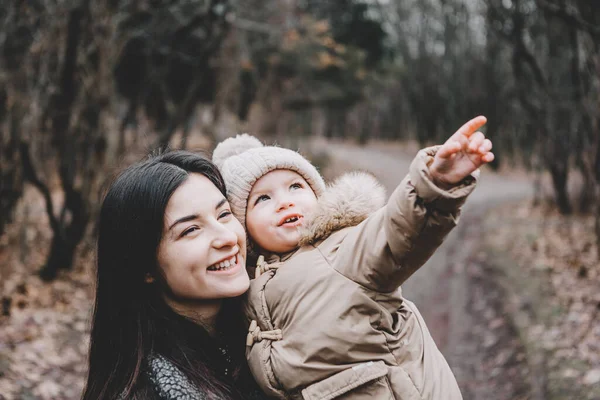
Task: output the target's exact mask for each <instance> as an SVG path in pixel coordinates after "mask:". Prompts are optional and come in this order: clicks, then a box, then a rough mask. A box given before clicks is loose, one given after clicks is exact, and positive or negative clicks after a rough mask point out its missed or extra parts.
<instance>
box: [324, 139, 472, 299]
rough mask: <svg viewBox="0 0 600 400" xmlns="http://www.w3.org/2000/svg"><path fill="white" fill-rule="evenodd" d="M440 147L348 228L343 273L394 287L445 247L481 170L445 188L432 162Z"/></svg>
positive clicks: (339, 258) (424, 153)
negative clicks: (380, 204)
mask: <svg viewBox="0 0 600 400" xmlns="http://www.w3.org/2000/svg"><path fill="white" fill-rule="evenodd" d="M438 148H439V146H435V147H430V148H426V149H423V150H421V151H419V153H418V154H417V156H416V157H415V159H414V160H413V162H412V163H411V166H410V170H409V174H408V175H407V176H406V177H405V178H404V179H403V180H402V182H401V183H400V185H398V187H397V188H396V190H395V191H394V192H393V193H392V195H391V196H390V198H389V200H388V202H387V204H386V205H385V206H384V207H383V208H381V209H380V210H378V211H377V212H376V213H374V214H372V215H371V216H369V218H367V219H366V220H364V221H363V222H362V223H361V224H359V225H358V226H356V227H354V228H350V229H348V234H347V235H345V237H344V239H343V240H342V242H341V243H340V246H339V248H338V250H337V252H336V256H335V259H334V261H333V267H334V268H335V269H336V270H337V271H338V272H340V273H341V274H343V275H345V276H347V277H348V278H350V279H352V280H354V281H356V282H357V283H359V284H361V285H363V286H365V287H368V288H369V289H372V290H375V291H378V292H391V291H393V290H395V289H397V288H398V287H399V286H400V285H401V284H402V283H403V282H404V281H406V279H408V278H409V277H410V276H411V275H412V274H413V273H414V272H415V271H416V270H417V269H419V267H421V266H422V265H423V264H424V263H425V262H426V261H427V260H428V259H429V258H430V257H431V255H432V254H433V253H434V252H435V250H436V249H437V248H438V247H439V246H440V244H441V243H442V242H443V240H444V238H445V237H446V235H447V234H448V233H449V232H450V231H451V230H452V228H454V227H455V226H456V224H457V223H458V218H459V215H460V208H461V206H462V205H463V204H464V202H465V200H466V198H467V196H468V195H469V194H470V193H471V192H472V191H473V189H474V188H475V184H476V181H477V178H478V175H479V171H476V172H475V173H473V174H472V175H470V176H468V177H467V178H465V179H464V180H463V181H462V182H460V183H459V184H458V185H456V186H455V187H453V188H451V189H449V190H443V189H441V188H439V187H438V186H436V185H435V184H434V183H433V181H432V180H431V176H430V174H429V167H428V166H429V165H430V163H431V161H433V156H434V155H435V153H436V151H437V149H438Z"/></svg>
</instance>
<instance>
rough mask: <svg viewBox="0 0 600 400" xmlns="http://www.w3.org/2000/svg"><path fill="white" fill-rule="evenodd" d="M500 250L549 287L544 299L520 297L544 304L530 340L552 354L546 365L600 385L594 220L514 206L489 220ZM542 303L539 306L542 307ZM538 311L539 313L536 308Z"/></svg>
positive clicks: (599, 284)
mask: <svg viewBox="0 0 600 400" xmlns="http://www.w3.org/2000/svg"><path fill="white" fill-rule="evenodd" d="M488 224H489V227H490V228H491V229H490V230H491V231H492V232H493V233H491V235H492V237H491V239H492V242H493V245H494V247H495V248H496V249H498V250H500V251H508V252H509V253H510V255H511V258H512V259H513V260H515V261H516V263H517V267H518V268H523V269H525V271H524V272H525V273H526V275H527V276H531V277H534V276H535V277H537V278H536V279H540V280H542V281H543V282H542V284H543V285H544V286H545V290H544V295H543V296H542V298H541V299H537V300H534V299H529V300H528V299H527V297H528V296H531V295H532V294H531V293H520V294H519V293H517V295H518V296H521V297H522V298H523V299H525V300H523V302H522V303H523V304H525V305H526V306H527V305H529V306H531V307H532V308H535V303H536V301H537V302H538V303H540V302H541V303H543V307H540V309H541V308H543V310H544V311H539V312H538V314H540V315H538V318H536V319H535V320H536V321H537V323H536V324H534V325H533V326H531V327H529V329H528V336H529V338H530V340H532V341H535V342H537V343H538V344H539V345H540V346H541V347H542V348H543V349H545V350H547V351H548V354H549V357H550V359H549V360H548V366H549V367H550V368H551V369H553V370H554V371H555V372H556V373H558V374H559V375H560V376H562V377H564V378H572V379H574V380H575V381H576V382H577V383H578V384H581V385H585V386H590V387H597V386H598V385H600V315H599V314H600V262H599V259H598V254H597V251H598V250H597V248H596V245H595V242H596V237H595V233H594V217H593V216H591V215H573V216H564V215H560V214H559V213H558V212H557V211H556V210H555V209H552V208H549V207H547V206H538V207H533V206H532V205H531V204H530V203H521V204H516V205H515V204H513V205H510V206H506V207H503V208H500V209H498V210H496V211H494V212H493V214H492V215H491V216H490V218H489V220H488ZM541 303H540V304H541ZM533 312H534V313H535V312H537V310H533Z"/></svg>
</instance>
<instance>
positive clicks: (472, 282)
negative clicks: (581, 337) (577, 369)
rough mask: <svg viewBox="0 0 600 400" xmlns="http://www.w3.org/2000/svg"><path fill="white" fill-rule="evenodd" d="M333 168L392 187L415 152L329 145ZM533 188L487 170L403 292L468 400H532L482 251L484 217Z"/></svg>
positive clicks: (523, 363) (517, 346) (527, 194)
mask: <svg viewBox="0 0 600 400" xmlns="http://www.w3.org/2000/svg"><path fill="white" fill-rule="evenodd" d="M330 148H331V149H332V152H331V156H332V159H333V162H335V163H340V164H341V165H344V166H345V167H351V168H356V169H363V170H367V171H369V172H372V173H373V174H375V175H376V176H377V177H378V178H379V179H380V180H381V181H382V183H383V184H384V185H385V186H386V188H387V189H388V192H389V193H391V191H392V190H393V189H394V188H395V186H396V185H397V184H398V183H399V182H400V180H401V179H402V177H404V175H405V174H406V173H407V172H408V167H409V165H410V162H411V160H412V156H413V155H414V152H413V151H407V150H406V149H404V150H403V149H401V148H394V147H389V146H382V145H377V144H375V145H371V146H367V147H366V148H359V147H357V146H353V145H348V144H338V143H336V144H335V145H331V147H330ZM532 194H533V189H532V186H531V183H530V182H528V181H527V180H526V179H524V178H518V177H516V176H503V175H498V174H495V173H493V172H492V171H491V170H489V169H485V170H484V171H483V173H482V179H481V181H480V183H479V186H478V187H477V189H476V190H475V192H474V193H473V194H472V195H471V197H470V198H469V200H468V202H467V204H466V205H465V207H464V210H463V214H462V216H461V220H460V223H459V226H458V227H457V228H456V229H455V230H454V231H453V232H452V233H451V234H450V235H449V236H448V238H447V239H446V241H445V243H444V244H443V245H442V246H441V247H440V249H438V251H437V252H436V253H435V254H434V256H433V257H432V258H431V259H430V260H429V261H428V262H427V264H425V265H424V266H423V267H422V268H421V269H420V270H419V271H417V273H415V275H413V276H412V277H411V278H410V279H409V280H408V281H407V282H406V283H405V284H404V286H403V290H404V294H405V296H406V297H407V298H408V299H411V300H412V301H414V302H415V304H416V305H417V306H418V307H419V310H420V311H421V313H422V314H423V317H424V318H425V321H426V322H427V325H428V327H429V329H430V330H431V333H432V335H433V337H434V339H435V341H436V343H437V345H438V347H439V348H440V350H441V351H442V352H443V353H444V355H445V356H446V358H447V360H448V362H449V364H450V365H451V367H452V369H453V370H454V372H455V374H456V377H457V379H458V381H459V384H460V386H461V389H462V391H463V395H464V397H465V399H488V400H490V399H491V400H494V399H497V400H502V399H519V398H521V399H526V398H533V397H531V396H532V390H531V383H530V382H529V381H528V378H526V377H527V376H528V373H527V370H526V369H527V366H526V365H527V363H526V360H524V359H523V358H524V355H523V354H524V352H523V351H522V348H521V345H520V343H519V340H518V338H517V337H516V334H515V332H514V330H513V329H512V328H511V326H510V324H509V323H507V320H506V319H505V318H504V317H503V316H502V312H501V311H500V310H501V309H502V293H501V292H500V291H499V289H498V288H497V287H496V285H494V282H490V280H489V279H486V278H485V265H482V261H481V258H480V257H478V252H480V247H481V245H482V243H481V240H480V238H481V236H482V234H483V226H482V224H481V221H482V219H483V218H485V213H486V210H489V209H490V208H491V207H494V206H495V205H499V204H502V203H504V202H508V201H514V200H518V199H523V198H527V197H530V196H531V195H532Z"/></svg>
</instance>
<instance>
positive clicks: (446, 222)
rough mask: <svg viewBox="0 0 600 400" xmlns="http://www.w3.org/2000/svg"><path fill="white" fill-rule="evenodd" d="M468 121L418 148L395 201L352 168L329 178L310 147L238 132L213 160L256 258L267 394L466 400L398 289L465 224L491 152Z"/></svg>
mask: <svg viewBox="0 0 600 400" xmlns="http://www.w3.org/2000/svg"><path fill="white" fill-rule="evenodd" d="M485 122H486V119H485V118H484V117H477V118H475V119H473V120H471V121H469V122H467V123H466V124H465V125H463V126H462V127H461V128H460V129H459V130H458V131H457V132H456V133H455V134H454V135H452V136H451V137H450V138H449V139H448V140H447V141H446V143H444V144H443V145H441V146H436V147H430V148H426V149H423V150H421V151H420V152H419V153H418V154H417V156H416V158H415V159H414V160H413V162H412V164H411V166H410V170H409V173H408V175H407V176H406V177H405V178H404V180H403V181H402V182H401V183H400V185H399V186H398V187H397V188H396V190H395V191H394V193H393V194H392V195H391V196H390V198H389V200H387V202H386V201H385V193H384V190H383V188H382V186H381V185H380V184H379V183H378V182H377V181H375V179H374V178H373V177H372V176H370V175H367V174H364V173H350V174H347V175H344V176H342V177H341V178H339V179H338V180H337V181H336V182H334V183H333V184H332V185H330V186H328V187H326V186H325V183H324V182H323V179H322V177H321V176H320V175H319V173H318V172H317V170H316V168H315V167H314V166H313V165H312V164H310V163H309V162H308V161H307V160H306V159H305V158H303V157H302V156H301V155H300V154H299V153H297V152H295V151H292V150H289V149H284V148H279V147H274V146H263V145H262V144H261V143H260V142H259V141H258V140H257V139H256V138H254V137H252V136H249V135H239V136H237V137H235V138H230V139H227V140H225V141H223V142H222V143H220V144H219V145H218V146H217V148H216V149H215V152H214V155H213V161H214V162H215V163H216V164H217V165H218V166H219V168H220V170H221V173H222V174H223V177H224V179H225V182H226V185H227V192H228V198H229V202H230V205H231V208H232V212H233V213H234V215H235V216H236V217H237V218H238V219H239V220H240V221H241V222H242V224H244V225H245V227H246V230H247V233H248V241H249V243H250V244H251V248H252V250H253V251H254V252H255V253H256V254H257V255H259V257H258V263H257V267H256V270H255V278H254V279H253V280H252V281H251V285H250V289H249V291H248V294H247V296H248V297H247V310H246V311H247V315H248V320H249V321H250V328H249V333H248V339H247V343H246V344H247V351H246V355H247V359H248V363H249V366H250V369H251V371H252V373H253V375H254V376H255V378H256V381H257V382H258V383H259V385H260V386H261V388H262V389H263V390H264V391H265V393H266V394H267V395H270V396H274V397H278V398H294V399H295V398H298V399H301V398H303V399H315V400H316V399H334V398H335V399H402V400H409V399H410V400H412V399H415V400H416V399H419V400H422V399H436V400H442V399H444V400H448V399H450V400H454V399H462V396H461V393H460V390H459V388H458V385H457V382H456V379H455V378H454V375H453V374H452V371H451V370H450V368H449V366H448V364H447V362H446V360H445V359H444V357H443V355H442V354H441V352H440V351H439V350H438V349H437V347H436V345H435V343H434V341H433V339H432V337H431V335H430V333H429V331H428V329H427V327H426V325H425V322H424V321H423V318H422V316H421V314H420V313H419V311H418V310H417V308H416V307H415V305H414V304H413V303H411V302H410V301H408V300H406V299H405V298H404V297H403V296H402V291H401V289H400V285H401V284H402V283H403V282H404V281H405V280H406V279H408V278H409V277H410V276H411V275H412V274H413V273H414V272H415V271H416V270H417V269H418V268H419V267H420V266H422V265H423V264H424V263H425V262H426V261H427V259H429V258H430V256H431V255H432V253H433V252H434V251H435V250H436V249H437V248H438V246H439V245H440V244H441V243H442V241H443V240H444V238H445V236H446V235H447V234H448V232H449V231H450V230H451V229H452V228H453V227H454V226H455V225H456V223H457V222H458V217H459V214H460V207H461V206H462V204H463V203H464V201H465V199H466V197H467V196H468V195H469V194H470V193H471V192H472V191H473V189H474V187H475V182H476V178H477V175H478V172H479V171H478V168H479V167H480V166H481V165H483V164H485V163H488V162H490V161H492V160H493V158H494V155H493V153H491V152H490V150H491V148H492V143H491V142H490V140H489V139H486V138H485V137H484V135H483V134H482V133H481V132H477V129H479V128H480V127H481V126H482V125H484V124H485Z"/></svg>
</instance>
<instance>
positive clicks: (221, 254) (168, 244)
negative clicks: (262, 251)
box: [157, 173, 250, 304]
mask: <svg viewBox="0 0 600 400" xmlns="http://www.w3.org/2000/svg"><path fill="white" fill-rule="evenodd" d="M157 257H158V264H159V266H160V268H161V269H162V271H163V274H164V276H165V278H166V281H167V284H168V285H169V287H170V289H171V292H172V294H173V295H174V297H175V299H172V300H174V301H175V302H176V303H181V304H187V303H190V302H192V303H193V302H194V301H198V300H200V301H203V300H216V299H223V298H227V297H235V296H239V295H241V294H242V293H244V292H245V291H246V290H248V286H249V284H250V281H249V278H248V274H247V272H246V235H245V232H244V229H243V227H242V225H241V224H240V222H239V221H238V220H237V219H236V218H235V217H234V216H233V214H231V210H230V208H229V203H228V202H227V200H226V199H225V197H224V196H223V194H222V193H221V192H220V191H219V189H217V187H216V186H215V185H214V184H213V183H212V182H211V181H210V180H209V179H208V178H206V177H205V176H204V175H202V174H197V173H193V174H190V176H189V177H188V178H187V180H186V181H185V182H184V183H183V184H182V185H181V186H179V188H177V190H175V192H174V193H173V195H172V196H171V198H170V200H169V203H168V204H167V208H166V210H165V218H164V227H163V237H162V240H161V242H160V244H159V247H158V255H157Z"/></svg>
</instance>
